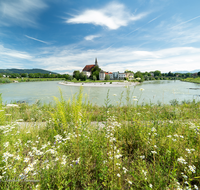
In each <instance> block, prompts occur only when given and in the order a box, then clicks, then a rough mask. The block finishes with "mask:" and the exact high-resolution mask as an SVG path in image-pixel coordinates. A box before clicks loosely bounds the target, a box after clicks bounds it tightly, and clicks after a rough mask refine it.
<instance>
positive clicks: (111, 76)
mask: <svg viewBox="0 0 200 190" xmlns="http://www.w3.org/2000/svg"><path fill="white" fill-rule="evenodd" d="M108 75H109V76H110V80H113V73H111V72H109V73H108Z"/></svg>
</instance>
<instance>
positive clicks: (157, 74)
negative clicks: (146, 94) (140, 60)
mask: <svg viewBox="0 0 200 190" xmlns="http://www.w3.org/2000/svg"><path fill="white" fill-rule="evenodd" d="M153 73H154V77H156V76H157V77H160V76H161V72H160V71H158V70H156V71H154V72H153Z"/></svg>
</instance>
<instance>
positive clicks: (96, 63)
mask: <svg viewBox="0 0 200 190" xmlns="http://www.w3.org/2000/svg"><path fill="white" fill-rule="evenodd" d="M95 66H99V65H98V62H97V58H95Z"/></svg>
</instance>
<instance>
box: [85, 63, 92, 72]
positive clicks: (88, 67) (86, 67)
mask: <svg viewBox="0 0 200 190" xmlns="http://www.w3.org/2000/svg"><path fill="white" fill-rule="evenodd" d="M94 67H95V65H86V66H85V67H84V68H83V71H88V72H90V71H91V70H92V69H93V68H94Z"/></svg>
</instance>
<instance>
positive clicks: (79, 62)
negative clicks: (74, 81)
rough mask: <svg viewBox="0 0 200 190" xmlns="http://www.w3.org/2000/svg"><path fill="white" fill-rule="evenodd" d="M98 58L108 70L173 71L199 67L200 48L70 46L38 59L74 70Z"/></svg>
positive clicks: (49, 65)
mask: <svg viewBox="0 0 200 190" xmlns="http://www.w3.org/2000/svg"><path fill="white" fill-rule="evenodd" d="M95 57H97V58H98V63H99V65H100V67H101V68H102V69H103V70H105V71H120V72H123V71H125V70H126V69H129V70H132V71H134V72H136V71H153V70H157V69H158V70H160V71H162V72H169V71H175V70H180V68H181V70H194V69H198V68H199V60H200V48H193V47H176V48H168V49H163V50H159V51H145V50H140V51H138V50H135V49H132V48H128V47H124V48H118V49H117V48H110V49H101V50H84V51H83V50H78V49H73V50H70V49H68V47H62V48H60V51H58V50H57V51H56V53H55V54H53V55H49V56H47V57H43V58H38V59H36V60H35V62H37V63H38V65H40V66H42V67H43V68H46V69H47V70H52V71H53V70H60V71H68V72H71V73H72V72H73V71H74V70H82V69H83V67H84V66H85V65H87V64H94V59H95Z"/></svg>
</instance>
